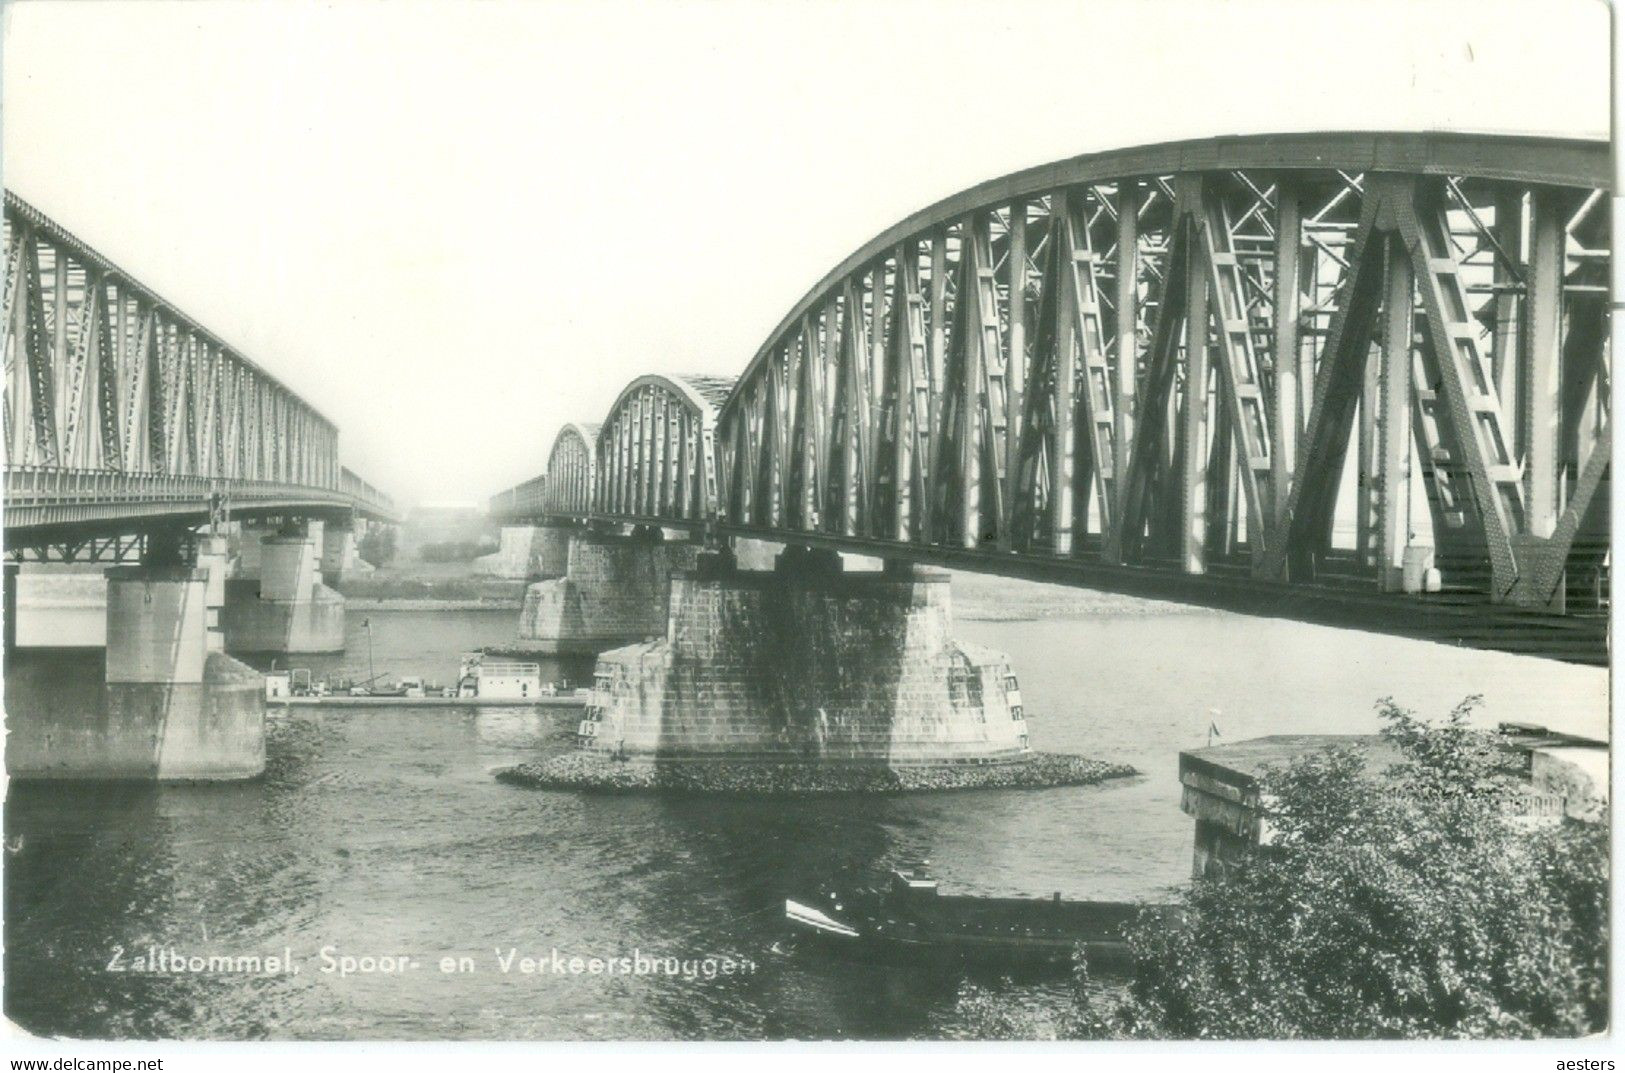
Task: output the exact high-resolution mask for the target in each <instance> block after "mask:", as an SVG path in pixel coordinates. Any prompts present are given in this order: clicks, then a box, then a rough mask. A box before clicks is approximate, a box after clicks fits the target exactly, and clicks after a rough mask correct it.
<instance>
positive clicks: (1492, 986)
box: [1116, 697, 1608, 1039]
mask: <svg viewBox="0 0 1625 1073" xmlns="http://www.w3.org/2000/svg"><path fill="white" fill-rule="evenodd" d="M1477 703H1478V698H1476V697H1471V698H1468V699H1467V700H1466V701H1464V702H1462V703H1461V704H1460V705H1458V706H1457V707H1456V708H1455V709H1454V710H1453V711H1452V712H1451V713H1450V716H1449V717H1448V719H1446V720H1445V721H1444V722H1443V724H1442V725H1429V724H1426V723H1424V722H1422V721H1421V720H1419V719H1417V718H1416V716H1415V715H1414V714H1413V713H1411V712H1409V711H1406V710H1404V709H1402V708H1400V707H1398V706H1397V705H1395V704H1394V703H1393V702H1392V701H1391V700H1386V699H1385V700H1383V701H1380V702H1379V704H1378V708H1379V713H1380V714H1381V716H1382V717H1383V720H1384V723H1385V727H1384V731H1383V734H1384V737H1386V738H1387V739H1388V740H1389V741H1390V742H1392V743H1393V744H1394V745H1395V746H1397V747H1398V748H1399V749H1400V750H1401V752H1402V754H1403V756H1404V757H1405V760H1404V762H1403V763H1401V764H1399V765H1397V766H1395V767H1393V768H1391V769H1389V770H1388V771H1387V772H1383V773H1371V772H1368V771H1367V770H1366V764H1365V761H1364V760H1363V759H1362V757H1361V756H1360V755H1359V754H1357V753H1354V752H1352V751H1350V750H1347V749H1341V748H1339V749H1333V750H1329V751H1327V752H1324V753H1321V754H1318V755H1314V756H1309V757H1305V758H1301V759H1300V760H1298V761H1297V762H1295V763H1293V764H1291V765H1290V766H1289V767H1287V768H1285V769H1284V770H1279V771H1275V772H1271V773H1269V774H1268V775H1267V776H1266V778H1265V780H1264V786H1263V790H1264V792H1265V794H1266V795H1268V797H1267V798H1266V800H1268V799H1269V798H1273V803H1272V809H1271V814H1270V820H1271V823H1272V825H1273V827H1274V829H1275V832H1276V834H1275V837H1274V840H1273V842H1272V844H1270V845H1269V846H1267V847H1264V848H1263V849H1261V850H1260V851H1259V852H1256V853H1254V854H1252V855H1250V856H1249V857H1248V858H1247V859H1246V860H1245V861H1243V862H1241V863H1239V864H1237V865H1233V866H1231V867H1229V868H1227V869H1225V870H1224V871H1223V872H1222V874H1218V875H1215V876H1212V877H1210V878H1206V879H1203V880H1199V881H1197V882H1196V883H1194V884H1193V885H1192V887H1191V889H1190V891H1189V894H1188V896H1187V898H1186V909H1187V915H1186V917H1185V918H1184V921H1183V923H1182V924H1181V925H1179V926H1176V927H1173V928H1169V927H1168V926H1167V925H1166V924H1163V923H1153V922H1151V921H1150V920H1149V918H1147V919H1146V920H1145V921H1143V922H1142V923H1141V925H1140V926H1138V927H1137V929H1136V930H1135V932H1134V934H1133V935H1132V936H1131V942H1132V945H1133V948H1134V950H1135V973H1134V982H1133V986H1132V994H1133V1001H1132V1002H1130V1003H1129V1004H1127V1005H1126V1006H1125V1008H1124V1009H1123V1010H1122V1011H1120V1016H1119V1018H1118V1019H1117V1022H1116V1023H1117V1027H1118V1029H1119V1030H1121V1031H1123V1032H1125V1033H1130V1034H1154V1035H1159V1036H1171V1037H1180V1038H1242V1039H1247V1038H1271V1039H1283V1038H1362V1039H1365V1038H1436V1037H1445V1038H1485V1037H1542V1036H1576V1035H1582V1034H1585V1033H1588V1032H1594V1031H1598V1030H1600V1029H1601V1028H1602V1027H1603V1026H1604V1024H1605V1018H1606V1012H1607V990H1606V981H1607V896H1608V895H1607V874H1608V846H1607V835H1606V831H1605V829H1603V828H1602V827H1600V826H1597V825H1590V824H1577V823H1565V824H1564V825H1562V826H1561V827H1557V828H1545V829H1533V830H1531V829H1528V828H1523V827H1519V826H1518V825H1517V824H1515V823H1513V822H1509V819H1508V815H1507V813H1506V812H1505V811H1504V809H1503V795H1504V793H1505V792H1506V791H1507V790H1508V789H1510V788H1511V786H1512V784H1513V780H1514V779H1515V776H1514V775H1513V774H1512V773H1511V772H1509V771H1508V770H1507V768H1506V766H1505V765H1506V760H1505V757H1506V754H1505V753H1504V752H1503V751H1502V750H1500V749H1498V748H1497V747H1496V746H1495V745H1494V743H1493V742H1492V741H1491V740H1490V739H1489V737H1488V736H1487V735H1485V734H1483V733H1481V732H1479V731H1476V730H1474V729H1472V728H1471V727H1470V726H1469V724H1468V716H1469V714H1470V713H1471V711H1472V709H1473V707H1474V706H1475V705H1476V704H1477Z"/></svg>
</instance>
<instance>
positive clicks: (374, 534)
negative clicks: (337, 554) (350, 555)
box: [356, 526, 395, 566]
mask: <svg viewBox="0 0 1625 1073" xmlns="http://www.w3.org/2000/svg"><path fill="white" fill-rule="evenodd" d="M356 554H357V555H358V556H360V557H361V558H362V559H365V560H366V561H367V562H369V563H371V564H372V565H373V566H387V565H388V564H389V561H390V560H391V559H393V558H395V527H394V526H384V527H382V528H379V529H374V530H372V531H371V532H368V533H366V534H364V535H363V536H362V537H361V540H360V542H359V543H358V544H357V545H356Z"/></svg>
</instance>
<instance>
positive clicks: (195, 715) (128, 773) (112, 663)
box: [6, 541, 265, 781]
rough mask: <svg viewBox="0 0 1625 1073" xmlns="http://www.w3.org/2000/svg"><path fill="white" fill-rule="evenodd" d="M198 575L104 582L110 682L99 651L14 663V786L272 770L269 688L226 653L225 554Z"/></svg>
mask: <svg viewBox="0 0 1625 1073" xmlns="http://www.w3.org/2000/svg"><path fill="white" fill-rule="evenodd" d="M205 544H206V545H208V546H207V547H206V548H204V549H200V555H199V565H198V566H196V567H194V566H184V565H157V564H155V565H142V566H132V567H119V568H116V569H112V570H109V571H108V572H107V630H106V636H107V648H106V650H105V652H106V654H105V658H104V660H103V670H104V673H103V675H99V676H98V675H93V674H87V673H85V670H86V668H87V667H88V663H89V662H92V661H94V660H95V655H94V653H90V654H86V653H69V652H64V651H62V650H56V651H46V652H39V653H34V652H28V651H26V650H24V651H21V652H17V653H14V656H15V658H14V659H13V660H12V661H11V662H10V664H9V665H8V667H7V674H6V690H7V705H6V707H7V730H8V732H9V737H8V741H7V745H6V769H7V772H8V773H9V774H10V775H11V776H12V777H13V778H17V779H135V780H144V781H149V780H157V781H187V780H228V779H246V778H252V777H254V776H256V775H259V774H260V773H261V772H262V771H263V770H264V768H265V687H264V680H263V679H262V678H261V676H260V675H259V674H258V673H257V672H256V671H254V670H253V669H252V668H250V667H247V666H245V665H243V664H242V663H239V662H238V661H237V660H234V659H232V658H231V657H230V656H227V655H226V654H225V653H224V652H223V651H220V648H221V645H220V643H219V641H218V638H217V639H215V640H214V641H213V642H212V643H211V639H210V634H211V633H213V632H216V631H214V630H212V629H211V623H212V622H214V621H215V620H216V618H217V614H218V602H217V601H218V600H219V599H220V598H221V597H222V596H223V592H224V589H223V585H222V584H221V582H222V581H223V571H224V566H225V557H224V554H223V549H218V554H215V555H210V554H208V552H213V551H216V550H217V549H215V548H214V547H213V546H212V545H209V544H208V542H207V541H206V542H205Z"/></svg>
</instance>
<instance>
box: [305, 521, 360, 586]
mask: <svg viewBox="0 0 1625 1073" xmlns="http://www.w3.org/2000/svg"><path fill="white" fill-rule="evenodd" d="M311 535H312V536H313V537H314V535H315V534H311ZM318 547H319V548H320V557H319V560H318V568H319V569H320V570H321V572H322V584H324V585H328V586H334V585H338V584H340V583H341V582H343V580H344V578H345V577H346V576H348V575H351V574H354V573H357V572H358V566H359V564H360V562H361V560H360V558H359V557H357V555H356V553H355V530H354V529H353V528H351V527H350V526H348V525H340V524H339V523H338V522H328V523H327V524H326V525H324V526H323V527H322V536H321V543H320V545H318ZM370 569H371V568H370V567H368V568H367V570H369V571H370Z"/></svg>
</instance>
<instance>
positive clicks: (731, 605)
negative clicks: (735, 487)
mask: <svg viewBox="0 0 1625 1073" xmlns="http://www.w3.org/2000/svg"><path fill="white" fill-rule="evenodd" d="M596 678H597V682H598V686H597V688H596V689H595V692H594V696H593V702H592V706H591V707H590V708H589V709H588V713H587V721H586V723H585V724H584V727H585V728H587V729H588V734H587V748H588V749H589V750H591V751H598V752H602V753H605V754H608V755H613V756H619V757H621V758H623V759H628V760H637V759H639V758H642V759H645V760H654V761H662V762H666V761H672V762H681V761H684V760H721V759H728V760H742V761H751V760H760V761H770V762H774V763H786V762H790V763H799V762H812V763H817V764H826V763H848V764H850V763H857V764H864V765H880V766H885V767H894V768H895V767H921V766H924V767H935V766H940V765H959V764H965V763H971V764H981V763H987V762H991V761H1002V760H1014V759H1018V758H1021V757H1022V756H1024V755H1025V754H1026V753H1027V752H1028V744H1027V723H1026V719H1025V715H1024V713H1023V711H1022V706H1021V697H1020V693H1019V691H1018V689H1017V684H1016V680H1015V677H1014V675H1013V674H1012V673H1011V670H1010V663H1009V660H1008V658H1007V657H1006V656H1005V655H1004V654H1002V653H999V652H994V651H992V650H989V649H984V648H981V647H980V646H976V645H971V644H967V643H964V642H960V641H956V640H954V638H953V637H952V613H951V605H950V600H949V579H948V575H946V574H944V573H941V572H937V571H926V570H920V569H917V568H914V567H912V566H910V565H909V564H908V563H906V562H902V561H896V562H888V563H886V564H885V566H884V567H883V568H882V569H879V570H862V571H850V572H849V571H847V570H845V569H844V568H843V565H842V561H841V557H840V556H839V555H838V554H837V553H835V552H833V551H823V550H811V549H808V548H805V547H798V546H795V545H791V546H788V547H786V548H785V549H784V551H783V552H781V553H780V554H779V556H778V558H777V562H776V563H775V566H774V568H773V569H772V570H766V571H761V570H741V569H739V568H738V566H737V562H736V556H735V553H734V552H732V551H722V552H710V551H708V552H705V553H704V554H703V555H702V556H701V557H700V559H699V561H698V562H697V564H696V568H695V569H692V570H688V571H684V572H681V573H679V574H677V575H676V576H674V577H673V578H672V581H671V596H670V613H669V616H668V620H667V629H666V631H665V633H664V635H663V636H662V637H660V638H659V639H656V640H652V641H648V642H644V643H641V644H636V645H631V646H628V647H625V648H620V649H616V650H614V651H611V652H606V653H605V654H604V655H603V656H601V657H600V658H599V661H598V667H597V672H596Z"/></svg>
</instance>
